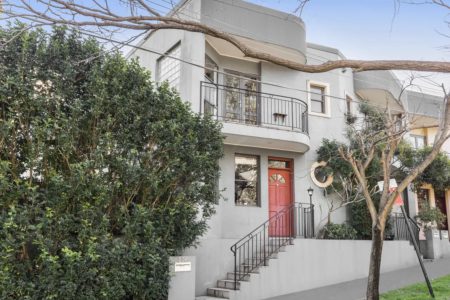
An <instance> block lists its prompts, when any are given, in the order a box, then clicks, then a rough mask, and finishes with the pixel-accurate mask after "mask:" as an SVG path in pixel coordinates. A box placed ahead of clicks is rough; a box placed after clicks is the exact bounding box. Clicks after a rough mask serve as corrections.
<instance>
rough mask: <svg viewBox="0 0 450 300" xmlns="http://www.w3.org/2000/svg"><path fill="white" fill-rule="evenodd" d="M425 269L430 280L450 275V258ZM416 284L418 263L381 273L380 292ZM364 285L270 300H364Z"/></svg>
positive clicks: (430, 263)
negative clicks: (414, 265)
mask: <svg viewBox="0 0 450 300" xmlns="http://www.w3.org/2000/svg"><path fill="white" fill-rule="evenodd" d="M425 268H426V270H427V272H428V276H429V277H430V278H431V279H434V278H437V277H441V276H444V275H447V274H450V258H445V259H438V260H435V261H427V262H425ZM418 282H424V278H423V275H422V271H421V269H420V266H419V262H417V266H416V267H411V268H406V269H401V270H397V271H392V272H387V273H382V274H381V281H380V292H382V293H383V292H387V291H390V290H395V289H399V288H402V287H404V286H407V285H411V284H414V283H418ZM366 284H367V279H366V278H363V279H358V280H353V281H347V282H343V283H339V284H334V285H329V286H325V287H321V288H317V289H312V290H307V291H303V292H299V293H294V294H289V295H284V296H279V297H275V298H270V300H318V299H320V300H341V299H342V300H360V299H365V294H366ZM267 300H269V299H267Z"/></svg>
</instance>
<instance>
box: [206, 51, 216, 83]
mask: <svg viewBox="0 0 450 300" xmlns="http://www.w3.org/2000/svg"><path fill="white" fill-rule="evenodd" d="M205 67H206V69H205V79H206V81H208V82H211V83H216V82H217V70H218V69H219V66H218V65H217V64H216V63H215V62H214V61H213V60H212V59H211V58H210V57H209V56H208V55H205Z"/></svg>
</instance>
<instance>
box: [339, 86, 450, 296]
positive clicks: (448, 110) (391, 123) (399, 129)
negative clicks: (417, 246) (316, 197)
mask: <svg viewBox="0 0 450 300" xmlns="http://www.w3.org/2000/svg"><path fill="white" fill-rule="evenodd" d="M443 92H444V95H445V96H444V100H443V104H442V116H441V118H440V124H439V128H438V133H437V134H436V137H435V140H434V144H433V147H432V149H431V151H430V153H429V155H428V156H426V157H425V158H424V160H423V161H422V162H420V163H419V164H418V165H417V166H416V167H415V168H413V169H412V170H410V171H409V173H408V175H407V176H406V177H405V178H404V179H403V180H402V181H401V182H400V183H399V185H398V187H397V189H396V190H395V191H394V192H392V191H391V190H390V189H389V181H390V179H391V177H392V173H393V162H394V160H395V153H396V151H397V149H398V147H399V143H400V142H401V140H402V139H403V137H404V135H405V134H406V133H407V132H409V131H410V130H412V129H414V128H415V126H414V122H412V119H413V116H408V114H404V115H403V117H402V118H399V115H398V114H397V113H395V114H394V113H392V112H391V110H390V109H389V106H388V107H387V108H386V111H383V112H381V113H380V114H379V115H378V120H376V124H375V127H374V128H371V129H370V130H367V128H365V127H364V126H363V127H360V128H359V129H354V130H353V131H352V132H351V133H350V135H351V136H350V139H351V140H353V141H355V144H356V145H357V147H356V150H355V148H350V147H345V146H342V147H340V148H339V153H340V155H341V157H342V158H343V159H344V160H346V161H347V162H348V163H349V164H350V165H351V167H352V170H353V172H354V174H355V176H356V179H357V181H358V183H359V185H360V187H361V189H362V193H363V195H364V198H365V201H366V204H367V207H368V210H369V213H370V217H371V219H372V250H371V255H370V268H369V277H368V285H367V294H366V296H367V299H370V300H372V299H378V298H379V281H380V266H381V254H382V250H383V240H384V232H385V228H386V221H387V219H388V216H389V214H390V213H391V210H392V207H393V205H394V202H395V199H396V198H397V197H398V196H399V195H401V193H402V192H403V191H404V190H405V189H406V188H407V187H408V185H409V184H411V183H412V182H413V180H414V179H415V178H416V177H417V176H418V175H419V174H420V173H421V172H423V171H424V170H425V169H426V168H427V167H428V166H429V165H430V164H431V162H432V161H433V160H434V159H435V158H436V156H437V155H438V154H439V152H440V149H441V147H442V145H443V144H444V143H445V141H446V140H448V139H449V138H450V101H449V100H450V94H449V93H448V92H447V91H446V90H445V89H444V88H443ZM399 99H400V97H399ZM369 122H370V121H369ZM372 125H373V124H372ZM358 141H359V142H358ZM375 158H377V159H379V160H380V162H381V167H382V179H383V190H382V191H381V195H380V202H379V205H378V207H377V206H376V204H375V201H374V194H373V193H371V192H370V186H369V184H368V179H369V178H368V177H367V173H366V171H367V170H368V168H369V167H370V165H371V163H372V161H373V160H374V159H375Z"/></svg>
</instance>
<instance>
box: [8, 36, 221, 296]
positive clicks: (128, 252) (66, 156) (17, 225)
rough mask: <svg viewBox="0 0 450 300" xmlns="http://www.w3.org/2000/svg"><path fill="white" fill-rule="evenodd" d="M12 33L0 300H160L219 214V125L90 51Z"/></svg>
mask: <svg viewBox="0 0 450 300" xmlns="http://www.w3.org/2000/svg"><path fill="white" fill-rule="evenodd" d="M17 29H19V30H17ZM18 32H20V28H9V29H0V41H6V40H8V41H9V40H11V42H9V43H7V44H6V45H5V46H3V47H0V199H1V201H0V224H1V227H0V241H1V244H0V298H1V299H155V300H159V299H164V298H166V297H167V290H168V282H169V273H168V272H169V268H168V264H169V263H168V257H169V256H170V255H177V254H178V253H180V252H181V251H182V250H183V249H184V248H185V247H190V246H193V245H195V243H196V240H197V238H198V237H199V236H200V235H201V234H203V233H204V232H205V230H206V220H207V219H208V218H209V217H210V216H211V214H212V213H213V212H214V205H215V204H216V203H217V201H218V197H219V193H218V191H217V189H216V179H217V176H218V174H219V165H218V160H219V158H220V157H221V155H222V136H221V133H220V126H219V125H218V124H217V123H216V122H214V121H212V120H211V119H209V118H201V117H200V116H198V115H195V114H193V113H192V112H191V111H190V109H189V107H188V105H186V104H185V103H184V102H183V101H182V100H181V99H180V98H179V97H178V95H177V94H176V93H175V92H173V91H172V90H170V89H169V88H168V86H167V85H163V86H161V87H159V88H155V87H154V85H153V83H152V82H151V81H150V75H149V73H148V72H147V71H145V70H144V69H142V68H141V67H140V66H139V64H138V63H137V62H135V61H132V62H127V61H126V60H125V59H124V58H123V57H122V56H121V55H119V54H116V53H106V52H105V51H103V50H102V49H101V47H99V45H98V44H97V42H95V41H94V40H83V39H81V38H80V37H79V36H78V35H77V34H76V33H68V32H66V31H65V30H64V29H61V28H57V29H56V30H55V31H54V32H53V33H52V34H51V35H49V34H48V33H46V32H44V31H23V32H22V33H21V34H20V35H18V36H17V38H15V39H12V37H13V36H14V35H17V33H18Z"/></svg>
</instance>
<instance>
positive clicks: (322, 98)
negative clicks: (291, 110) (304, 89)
mask: <svg viewBox="0 0 450 300" xmlns="http://www.w3.org/2000/svg"><path fill="white" fill-rule="evenodd" d="M329 105H330V103H329V97H328V85H327V84H320V83H315V82H310V83H309V111H310V112H311V113H313V114H317V115H323V116H329V115H330V111H329Z"/></svg>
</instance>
